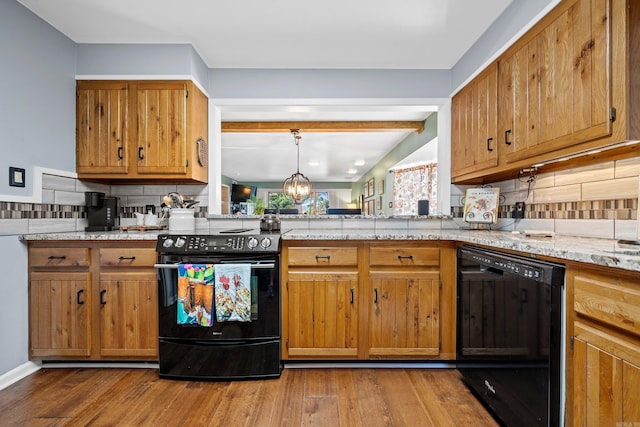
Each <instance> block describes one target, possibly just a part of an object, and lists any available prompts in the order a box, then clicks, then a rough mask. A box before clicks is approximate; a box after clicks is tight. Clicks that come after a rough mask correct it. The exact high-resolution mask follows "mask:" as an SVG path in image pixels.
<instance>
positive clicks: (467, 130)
mask: <svg viewBox="0 0 640 427" xmlns="http://www.w3.org/2000/svg"><path fill="white" fill-rule="evenodd" d="M451 114H452V117H451V122H452V130H451V141H452V156H451V169H452V176H459V175H464V174H467V173H469V172H475V171H479V170H485V169H488V168H492V167H495V166H497V164H498V150H497V149H496V142H497V135H496V128H497V66H496V64H492V65H490V66H489V67H488V68H487V69H486V70H485V71H483V72H482V73H481V74H480V75H479V76H478V77H476V78H475V79H474V80H473V81H472V82H471V83H470V84H469V85H468V86H467V87H465V88H464V89H463V90H462V91H460V93H458V94H456V95H455V96H454V97H453V100H452V103H451Z"/></svg>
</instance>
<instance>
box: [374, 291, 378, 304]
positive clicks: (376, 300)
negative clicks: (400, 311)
mask: <svg viewBox="0 0 640 427" xmlns="http://www.w3.org/2000/svg"><path fill="white" fill-rule="evenodd" d="M373 292H374V293H375V294H376V296H375V298H373V303H374V304H377V303H378V288H373Z"/></svg>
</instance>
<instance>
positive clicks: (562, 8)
mask: <svg viewBox="0 0 640 427" xmlns="http://www.w3.org/2000/svg"><path fill="white" fill-rule="evenodd" d="M639 25H640V2H637V1H632V0H620V1H613V0H563V1H561V2H560V3H559V4H558V5H557V6H556V7H555V8H554V9H553V10H552V11H551V12H549V13H548V14H547V15H546V16H545V17H544V18H542V19H541V20H540V21H539V22H538V23H537V24H536V25H535V26H534V27H533V28H531V29H530V30H529V31H527V32H526V33H525V34H524V35H523V36H522V37H521V38H520V39H519V40H518V41H516V42H515V43H514V44H513V45H512V46H510V47H509V48H508V49H507V50H506V51H505V52H504V53H503V54H501V55H500V57H498V59H497V60H496V61H495V62H494V63H492V64H491V65H490V66H489V67H488V68H487V69H486V70H484V71H483V72H482V73H481V74H480V75H479V77H478V78H476V79H474V80H472V81H471V82H470V83H469V84H468V85H467V86H465V87H464V88H463V89H461V90H460V92H459V93H458V94H456V95H455V96H454V97H453V99H452V104H451V113H452V118H451V122H452V129H451V140H452V141H451V150H452V156H451V157H452V181H453V182H454V183H459V184H464V183H478V182H484V181H499V180H502V179H508V178H513V177H515V176H516V174H517V172H518V171H519V170H521V169H525V168H529V167H532V166H534V165H538V167H539V171H540V172H544V171H547V170H553V169H558V168H562V167H575V166H579V165H586V164H590V163H594V162H602V161H605V160H608V159H612V158H616V159H617V158H622V157H630V156H637V146H617V147H615V146H614V144H616V143H618V142H622V141H627V140H631V141H634V140H639V139H640V120H638V117H639V116H640V91H639V90H638V89H639V88H640V73H638V72H637V69H638V66H639V65H640V50H639V49H637V48H636V46H638V45H640V32H639V31H638V28H639ZM496 66H497V95H496V99H497V102H496V105H497V132H495V133H496V138H497V140H496V141H495V142H496V144H495V147H494V152H493V153H491V155H496V152H497V156H498V157H497V165H493V166H487V165H488V164H490V163H484V162H483V161H482V160H481V157H479V155H480V153H481V151H475V150H474V149H473V148H472V145H475V146H476V147H478V148H479V147H480V143H481V142H482V141H483V138H484V137H485V136H484V135H483V134H482V133H481V132H479V131H478V129H482V128H483V126H482V124H481V123H482V122H481V121H480V120H479V117H486V115H484V114H480V116H478V113H479V112H480V110H479V109H478V108H477V107H478V105H484V103H483V102H480V103H478V99H481V96H479V95H478V93H479V88H478V81H479V79H480V78H481V76H482V75H483V73H488V75H491V73H493V69H494V67H496ZM480 93H481V92H480ZM489 105H490V104H489ZM488 117H490V115H489V116H488ZM490 128H491V127H490V126H489V127H488V129H490ZM469 141H475V142H473V143H471V142H469ZM603 148H607V150H604V151H603V150H602V149H603ZM566 158H571V159H572V160H571V162H557V161H558V160H560V159H566ZM491 159H493V158H491ZM492 161H493V160H492Z"/></svg>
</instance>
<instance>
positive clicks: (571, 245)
mask: <svg viewBox="0 0 640 427" xmlns="http://www.w3.org/2000/svg"><path fill="white" fill-rule="evenodd" d="M163 233H167V231H166V230H159V231H112V232H84V231H77V232H58V233H37V234H24V235H19V236H18V237H19V239H20V240H23V241H136V240H137V241H141V240H157V238H158V235H159V234H163ZM209 233H211V234H213V233H212V232H210V231H209V230H206V231H197V233H196V234H209ZM281 236H282V240H283V241H291V240H305V241H307V240H316V241H331V240H342V241H356V240H376V241H393V240H413V241H427V240H431V241H434V240H446V241H456V242H461V243H469V244H477V245H482V246H487V247H491V248H495V249H507V250H513V251H518V252H522V253H524V254H527V255H542V256H547V257H552V258H556V259H559V260H565V261H575V262H582V263H587V264H592V265H597V266H606V267H613V268H620V269H623V270H629V271H635V272H640V247H634V246H628V245H621V244H620V243H619V242H618V241H617V240H614V239H598V238H587V237H573V236H558V235H556V236H555V237H551V238H545V237H526V236H524V235H522V234H519V233H516V234H514V233H511V232H503V231H478V230H475V231H473V230H471V231H470V230H456V229H437V230H436V229H434V230H419V229H417V230H416V229H410V230H409V229H389V230H381V229H352V230H350V229H341V230H327V229H324V230H312V229H293V230H285V231H283V233H282V234H281Z"/></svg>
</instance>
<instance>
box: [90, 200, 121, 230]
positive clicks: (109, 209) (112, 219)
mask: <svg viewBox="0 0 640 427" xmlns="http://www.w3.org/2000/svg"><path fill="white" fill-rule="evenodd" d="M84 198H85V202H86V204H87V215H88V219H89V226H87V227H85V228H84V229H85V231H111V230H115V229H116V228H117V224H116V222H117V220H118V199H117V198H116V197H105V196H104V193H99V192H97V191H86V192H85V193H84Z"/></svg>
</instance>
